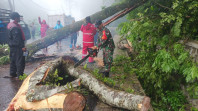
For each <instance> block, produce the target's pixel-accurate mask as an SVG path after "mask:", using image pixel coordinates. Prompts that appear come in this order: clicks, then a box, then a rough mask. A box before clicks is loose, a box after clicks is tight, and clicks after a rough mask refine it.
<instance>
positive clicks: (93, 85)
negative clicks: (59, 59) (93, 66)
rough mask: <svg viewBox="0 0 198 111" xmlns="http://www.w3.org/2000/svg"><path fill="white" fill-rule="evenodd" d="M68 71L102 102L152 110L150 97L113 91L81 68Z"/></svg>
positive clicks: (132, 108)
mask: <svg viewBox="0 0 198 111" xmlns="http://www.w3.org/2000/svg"><path fill="white" fill-rule="evenodd" d="M68 70H69V74H70V75H72V76H75V77H76V78H79V79H81V80H82V81H81V82H82V84H83V85H85V86H86V87H88V88H89V90H91V91H93V92H94V94H95V95H97V96H98V98H99V99H100V100H101V101H103V102H105V103H107V104H109V105H111V106H115V107H120V108H124V109H128V110H134V109H135V110H140V111H148V109H149V108H150V98H149V97H146V96H140V95H134V94H130V93H126V92H124V91H118V90H115V89H112V88H110V87H108V86H106V85H105V84H104V83H102V82H100V81H98V80H97V79H96V78H95V77H94V76H93V75H92V74H91V73H89V72H88V71H85V70H82V69H81V68H74V67H73V66H70V67H69V68H68Z"/></svg>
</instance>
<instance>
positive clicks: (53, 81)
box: [43, 69, 68, 86]
mask: <svg viewBox="0 0 198 111" xmlns="http://www.w3.org/2000/svg"><path fill="white" fill-rule="evenodd" d="M65 77H68V76H65ZM62 80H63V78H62V77H59V75H58V69H56V70H55V72H54V73H51V74H48V78H47V79H46V80H45V81H43V82H44V84H45V85H52V86H53V85H56V86H60V83H59V81H62Z"/></svg>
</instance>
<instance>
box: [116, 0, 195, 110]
mask: <svg viewBox="0 0 198 111" xmlns="http://www.w3.org/2000/svg"><path fill="white" fill-rule="evenodd" d="M118 1H119V2H125V0H118ZM197 16H198V1H195V0H169V1H165V0H149V1H148V2H147V3H145V4H144V5H143V6H141V7H139V8H137V9H135V10H134V11H132V12H131V13H130V14H128V16H127V20H128V21H127V22H124V23H122V24H120V27H119V31H120V35H122V36H123V37H126V38H127V39H128V40H129V41H130V42H131V43H132V45H133V49H134V51H135V52H136V54H133V55H132V56H131V58H133V59H131V63H130V66H124V67H126V68H130V72H133V73H135V74H136V75H137V76H138V77H139V80H140V82H141V84H142V86H143V88H144V90H145V93H146V94H147V95H148V96H149V97H151V98H152V106H153V108H154V110H155V111H167V110H168V111H186V110H192V111H197V110H196V109H195V108H192V107H191V106H190V105H189V103H188V102H187V99H186V96H185V95H184V94H183V91H182V88H181V86H185V87H186V88H187V91H188V94H189V95H190V97H191V98H198V93H197V92H198V90H197V89H198V84H197V82H198V81H197V79H198V67H197V63H195V62H193V61H192V58H191V57H190V55H189V52H187V51H186V50H185V45H184V43H185V42H186V41H188V40H197V38H198V19H197ZM181 40H183V41H184V42H181ZM123 59H124V58H123ZM120 62H121V60H120ZM113 68H114V67H113ZM114 69H116V68H114Z"/></svg>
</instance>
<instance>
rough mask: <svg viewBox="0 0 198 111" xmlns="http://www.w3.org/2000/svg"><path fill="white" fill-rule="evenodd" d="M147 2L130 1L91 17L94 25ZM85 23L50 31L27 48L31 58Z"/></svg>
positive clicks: (141, 0) (79, 22)
mask: <svg viewBox="0 0 198 111" xmlns="http://www.w3.org/2000/svg"><path fill="white" fill-rule="evenodd" d="M146 1H147V0H129V1H127V2H125V3H123V4H119V5H115V6H110V7H108V8H106V9H104V10H102V11H100V12H97V13H95V14H93V15H91V16H90V17H91V20H92V22H93V23H94V22H95V21H97V20H104V19H106V18H108V17H110V16H112V15H114V14H116V13H117V12H119V11H122V10H124V9H126V8H131V7H133V9H135V8H137V7H139V6H141V5H142V4H144V3H145V2H146ZM83 23H84V19H83V20H80V21H77V22H75V23H74V24H71V25H67V26H65V27H63V28H62V29H59V30H53V31H50V32H49V33H47V36H46V37H45V38H44V39H43V40H37V41H35V42H33V43H31V44H28V45H27V46H26V47H27V49H28V50H29V57H30V56H32V55H33V54H34V53H36V52H37V51H38V50H40V49H43V48H45V47H47V46H49V45H52V44H54V43H55V42H56V41H58V40H61V39H63V38H64V37H65V36H67V37H68V35H70V34H72V33H74V32H77V31H79V30H80V27H81V25H82V24H83Z"/></svg>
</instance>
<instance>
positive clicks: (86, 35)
mask: <svg viewBox="0 0 198 111" xmlns="http://www.w3.org/2000/svg"><path fill="white" fill-rule="evenodd" d="M85 22H86V24H84V25H82V26H81V29H80V30H81V31H82V32H83V50H82V58H84V57H85V56H87V51H88V48H91V47H93V46H94V35H95V34H96V28H95V26H94V25H93V24H92V23H91V18H90V17H89V16H88V17H86V18H85ZM88 63H94V61H93V57H89V62H88Z"/></svg>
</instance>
